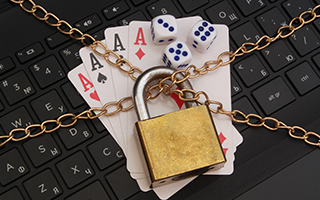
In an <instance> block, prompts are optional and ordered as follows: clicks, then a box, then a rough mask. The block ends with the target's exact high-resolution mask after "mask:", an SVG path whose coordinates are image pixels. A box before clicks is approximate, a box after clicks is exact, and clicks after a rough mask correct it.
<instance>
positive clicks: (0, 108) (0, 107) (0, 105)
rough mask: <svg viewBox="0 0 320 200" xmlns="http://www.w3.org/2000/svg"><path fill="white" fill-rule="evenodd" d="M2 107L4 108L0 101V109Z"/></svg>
mask: <svg viewBox="0 0 320 200" xmlns="http://www.w3.org/2000/svg"><path fill="white" fill-rule="evenodd" d="M3 109H4V107H3V105H2V103H1V101H0V110H3Z"/></svg>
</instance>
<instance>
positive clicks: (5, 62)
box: [0, 57, 15, 75]
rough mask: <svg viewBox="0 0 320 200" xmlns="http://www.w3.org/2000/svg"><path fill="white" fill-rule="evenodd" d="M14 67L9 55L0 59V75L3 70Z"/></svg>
mask: <svg viewBox="0 0 320 200" xmlns="http://www.w3.org/2000/svg"><path fill="white" fill-rule="evenodd" d="M14 67H15V65H14V63H13V61H12V59H11V58H10V57H6V58H3V59H1V60H0V75H1V74H4V73H5V72H7V71H9V70H10V69H13V68H14Z"/></svg>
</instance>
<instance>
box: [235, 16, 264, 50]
mask: <svg viewBox="0 0 320 200" xmlns="http://www.w3.org/2000/svg"><path fill="white" fill-rule="evenodd" d="M230 34H231V37H232V38H233V39H234V40H235V42H236V43H237V45H238V46H241V45H242V44H243V43H245V42H252V43H255V42H256V41H258V40H259V39H260V37H261V35H260V33H259V32H258V30H257V29H256V28H255V27H254V26H253V24H252V23H251V22H247V23H245V24H243V25H241V26H239V27H238V28H235V29H233V30H232V31H231V32H230Z"/></svg>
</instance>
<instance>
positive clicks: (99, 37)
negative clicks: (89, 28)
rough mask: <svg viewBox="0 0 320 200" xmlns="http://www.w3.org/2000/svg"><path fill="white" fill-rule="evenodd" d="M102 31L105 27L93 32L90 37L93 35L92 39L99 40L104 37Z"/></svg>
mask: <svg viewBox="0 0 320 200" xmlns="http://www.w3.org/2000/svg"><path fill="white" fill-rule="evenodd" d="M104 31H105V28H103V29H101V30H100V31H98V32H95V33H93V34H92V37H94V39H96V40H100V41H101V40H104V39H105V36H104Z"/></svg>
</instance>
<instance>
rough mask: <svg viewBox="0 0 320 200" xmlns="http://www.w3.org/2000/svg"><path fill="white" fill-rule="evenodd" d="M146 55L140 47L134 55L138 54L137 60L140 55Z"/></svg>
mask: <svg viewBox="0 0 320 200" xmlns="http://www.w3.org/2000/svg"><path fill="white" fill-rule="evenodd" d="M144 55H146V54H145V53H144V52H143V51H142V49H141V48H139V50H138V51H137V52H136V56H138V58H139V60H141V59H142V57H143V56H144Z"/></svg>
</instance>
